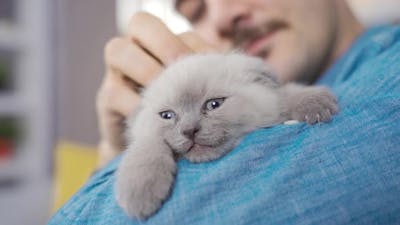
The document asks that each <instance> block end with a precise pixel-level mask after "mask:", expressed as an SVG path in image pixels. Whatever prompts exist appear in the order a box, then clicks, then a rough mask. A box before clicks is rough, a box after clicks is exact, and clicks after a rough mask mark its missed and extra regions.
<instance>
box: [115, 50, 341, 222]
mask: <svg viewBox="0 0 400 225" xmlns="http://www.w3.org/2000/svg"><path fill="white" fill-rule="evenodd" d="M337 111H338V107H337V104H336V98H335V97H334V96H333V95H332V94H331V93H330V92H329V90H328V89H327V88H324V87H306V86H302V85H298V84H286V85H283V86H282V85H279V84H278V83H277V81H276V80H275V79H274V77H273V76H272V75H271V72H270V70H269V69H268V68H267V67H266V65H265V63H264V62H263V61H262V60H260V59H257V58H254V57H250V56H245V55H240V54H203V55H193V56H189V57H186V58H184V59H181V60H180V61H178V62H176V63H175V64H173V65H171V66H169V67H168V68H167V69H166V70H165V71H164V72H163V73H162V74H161V75H160V76H159V78H158V79H156V80H155V81H154V82H153V83H152V84H151V85H150V86H149V87H148V88H147V89H146V90H145V92H144V93H143V99H142V102H141V105H140V107H139V109H138V111H137V112H136V114H135V116H132V119H130V120H129V121H128V129H127V134H128V147H127V150H126V153H125V155H124V158H123V159H122V161H121V164H120V166H119V169H118V173H117V181H116V198H117V202H118V204H119V205H120V206H121V207H122V208H123V209H124V211H125V212H126V213H127V214H128V215H129V216H133V217H136V218H139V219H145V218H147V217H149V216H150V215H152V214H153V213H154V212H156V211H157V209H159V208H160V207H161V204H162V203H163V201H164V200H165V199H166V198H167V197H168V195H169V192H170V190H171V187H172V185H173V182H174V177H175V173H176V159H177V157H183V158H186V159H187V160H189V161H191V162H196V163H198V162H205V161H210V160H214V159H217V158H219V157H221V156H223V155H224V154H226V153H228V152H229V151H231V150H232V149H233V148H234V147H235V146H236V145H237V144H238V143H239V141H240V139H241V138H242V137H243V136H244V135H245V134H246V133H249V132H250V131H253V130H255V129H257V128H261V127H270V126H273V125H276V124H280V123H282V122H284V121H286V120H292V119H294V120H300V121H306V122H308V123H310V124H314V123H317V122H324V121H328V120H329V119H330V118H331V116H332V115H333V114H335V113H336V112H337Z"/></svg>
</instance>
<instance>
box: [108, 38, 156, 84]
mask: <svg viewBox="0 0 400 225" xmlns="http://www.w3.org/2000/svg"><path fill="white" fill-rule="evenodd" d="M104 54H105V61H106V64H107V66H108V67H110V68H111V69H114V70H118V71H119V72H121V73H122V74H124V75H126V76H128V77H129V78H130V79H132V80H133V81H135V82H137V83H139V84H141V85H144V86H146V85H147V84H148V83H150V81H151V80H153V79H154V78H155V75H157V74H158V73H159V72H160V71H161V70H162V67H161V65H160V64H159V63H158V62H157V60H155V59H154V58H152V57H151V56H150V55H148V54H147V53H146V52H145V51H144V50H143V49H141V48H140V47H139V46H137V45H135V44H133V43H132V42H131V41H130V40H129V39H128V38H113V39H111V40H110V41H109V42H108V43H107V45H106V47H105V53H104Z"/></svg>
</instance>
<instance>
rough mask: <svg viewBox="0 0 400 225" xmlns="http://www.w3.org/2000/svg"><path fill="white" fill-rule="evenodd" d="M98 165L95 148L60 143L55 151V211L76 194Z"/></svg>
mask: <svg viewBox="0 0 400 225" xmlns="http://www.w3.org/2000/svg"><path fill="white" fill-rule="evenodd" d="M96 165H97V152H96V149H95V148H92V147H87V146H82V145H79V144H73V143H68V142H63V143H60V144H59V145H58V146H57V149H56V153H55V165H54V166H55V173H54V175H55V177H54V181H55V196H54V204H53V210H52V211H53V212H55V211H56V210H57V209H59V208H60V207H61V206H62V205H63V204H64V203H65V202H66V201H68V199H69V198H70V197H71V196H72V195H73V194H75V192H77V191H78V190H79V188H80V187H82V185H83V184H85V182H86V181H87V179H88V178H89V177H90V175H91V174H92V173H93V172H94V170H95V169H96Z"/></svg>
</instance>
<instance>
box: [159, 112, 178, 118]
mask: <svg viewBox="0 0 400 225" xmlns="http://www.w3.org/2000/svg"><path fill="white" fill-rule="evenodd" d="M159 114H160V116H161V118H163V119H165V120H170V119H172V118H175V113H174V112H173V111H171V110H167V111H163V112H160V113H159Z"/></svg>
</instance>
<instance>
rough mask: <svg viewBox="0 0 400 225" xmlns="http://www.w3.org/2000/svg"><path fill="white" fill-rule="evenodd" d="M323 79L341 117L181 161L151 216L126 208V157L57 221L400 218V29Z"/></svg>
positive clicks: (258, 135) (372, 33) (359, 45)
mask: <svg viewBox="0 0 400 225" xmlns="http://www.w3.org/2000/svg"><path fill="white" fill-rule="evenodd" d="M317 83H318V84H323V85H327V86H329V87H330V88H331V89H332V90H333V92H334V93H335V94H336V95H337V96H338V99H339V105H340V113H339V114H338V115H336V116H335V117H334V118H333V121H331V122H330V123H326V124H318V125H314V126H309V125H307V124H305V123H299V124H296V125H290V126H289V125H278V126H275V127H273V128H268V129H260V130H257V131H255V132H253V133H251V134H249V135H247V136H246V137H245V138H244V140H243V141H242V142H241V144H240V145H239V146H238V147H236V148H235V149H234V150H233V151H232V152H231V153H229V154H228V155H226V156H225V157H223V158H221V159H219V160H216V161H213V162H210V163H202V164H192V163H190V162H188V161H184V160H182V161H180V162H179V163H178V174H177V179H176V183H175V186H174V189H173V192H172V194H171V197H170V198H169V199H168V200H167V201H166V202H165V204H164V205H163V207H162V208H161V210H160V211H159V212H158V213H157V214H156V215H154V216H153V217H151V218H149V219H148V220H147V221H145V222H138V221H135V220H133V219H129V218H128V217H127V216H126V215H125V214H124V213H123V211H122V210H121V209H120V208H119V206H118V205H117V204H116V201H115V199H114V181H115V171H116V169H117V167H118V164H119V162H120V157H117V158H116V159H115V160H113V161H112V162H111V163H110V164H109V165H108V166H107V167H106V168H104V169H103V170H102V171H100V172H98V173H97V174H95V175H94V176H93V177H92V178H91V179H90V180H89V181H88V183H87V184H86V185H85V186H84V187H83V188H82V189H81V190H80V191H79V192H78V193H76V194H75V196H73V197H72V198H71V199H70V200H69V202H68V203H66V204H65V205H64V206H63V207H62V208H61V209H60V210H59V211H58V212H57V213H56V214H55V215H54V216H53V217H52V218H51V220H50V223H49V224H54V225H63V224H90V225H94V224H106V225H109V224H115V225H117V224H207V225H208V224H324V225H326V224H400V27H380V28H375V29H372V30H369V31H367V32H365V33H364V34H363V35H362V36H361V37H359V38H358V39H357V40H356V41H355V43H354V44H353V46H352V47H351V48H350V49H349V50H348V52H347V53H346V54H345V55H344V56H343V57H342V58H341V59H339V60H338V61H337V62H336V63H335V65H333V66H332V67H331V69H330V70H329V71H327V73H326V74H325V75H324V76H322V78H321V79H320V80H319V81H318V82H317Z"/></svg>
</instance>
